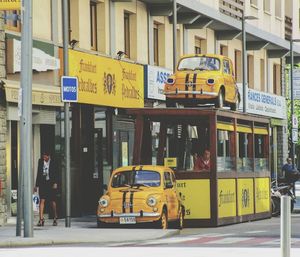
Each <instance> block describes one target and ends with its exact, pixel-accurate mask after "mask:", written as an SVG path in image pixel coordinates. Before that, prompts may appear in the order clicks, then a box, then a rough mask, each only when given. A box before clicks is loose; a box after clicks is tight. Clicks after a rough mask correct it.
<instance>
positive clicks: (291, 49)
mask: <svg viewBox="0 0 300 257" xmlns="http://www.w3.org/2000/svg"><path fill="white" fill-rule="evenodd" d="M294 42H300V39H293V38H292V37H291V39H290V59H291V70H290V86H291V87H290V88H291V120H292V119H293V116H294V84H293V70H294V51H293V43H294ZM290 136H291V157H292V163H293V169H294V167H295V143H294V141H293V125H292V127H291V132H290Z"/></svg>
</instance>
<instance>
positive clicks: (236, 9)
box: [219, 0, 244, 20]
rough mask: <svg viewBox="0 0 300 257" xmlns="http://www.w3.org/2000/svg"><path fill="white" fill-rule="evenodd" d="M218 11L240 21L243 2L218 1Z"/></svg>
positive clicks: (237, 0) (241, 0)
mask: <svg viewBox="0 0 300 257" xmlns="http://www.w3.org/2000/svg"><path fill="white" fill-rule="evenodd" d="M219 10H220V12H221V13H224V14H226V15H228V16H231V17H233V18H235V19H238V20H240V19H242V15H243V10H244V0H219Z"/></svg>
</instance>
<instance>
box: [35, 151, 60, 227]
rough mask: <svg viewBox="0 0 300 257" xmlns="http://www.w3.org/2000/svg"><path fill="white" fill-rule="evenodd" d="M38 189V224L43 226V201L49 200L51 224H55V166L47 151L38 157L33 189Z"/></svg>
mask: <svg viewBox="0 0 300 257" xmlns="http://www.w3.org/2000/svg"><path fill="white" fill-rule="evenodd" d="M37 188H38V191H39V196H40V208H39V211H40V215H39V216H40V220H39V222H38V224H37V225H38V226H39V227H40V226H44V223H45V219H44V208H45V201H46V200H47V201H50V202H51V206H52V210H53V215H54V216H53V226H57V211H56V194H57V166H56V163H55V161H54V160H53V159H51V158H50V154H49V153H48V152H44V153H43V156H42V158H41V159H39V163H38V170H37V177H36V183H35V191H37Z"/></svg>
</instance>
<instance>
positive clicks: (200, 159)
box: [194, 149, 210, 171]
mask: <svg viewBox="0 0 300 257" xmlns="http://www.w3.org/2000/svg"><path fill="white" fill-rule="evenodd" d="M194 171H210V151H209V150H208V149H206V150H204V152H203V155H202V156H198V155H197V154H196V155H195V156H194Z"/></svg>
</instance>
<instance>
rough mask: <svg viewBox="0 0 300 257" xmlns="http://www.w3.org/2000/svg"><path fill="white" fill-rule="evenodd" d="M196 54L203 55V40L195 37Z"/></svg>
mask: <svg viewBox="0 0 300 257" xmlns="http://www.w3.org/2000/svg"><path fill="white" fill-rule="evenodd" d="M195 54H201V38H199V37H195Z"/></svg>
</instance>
